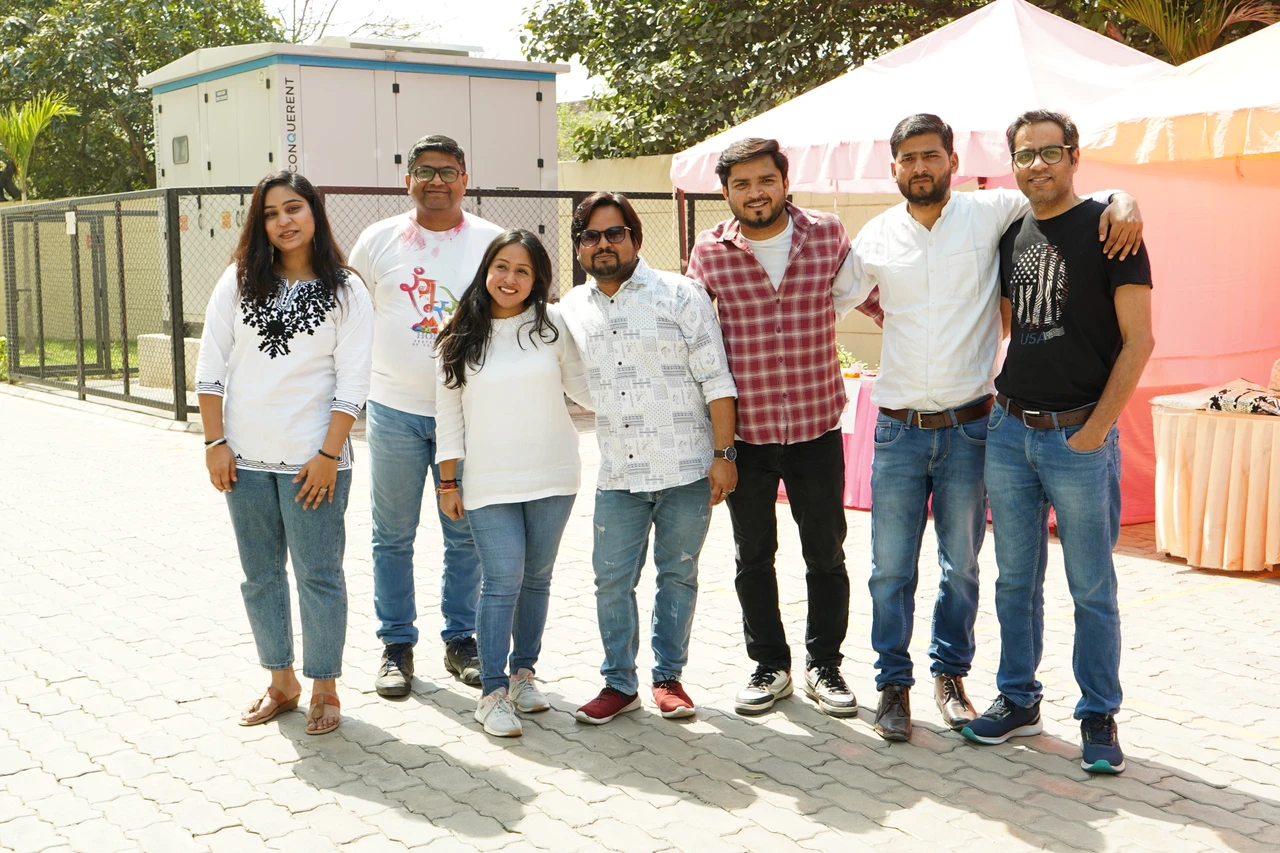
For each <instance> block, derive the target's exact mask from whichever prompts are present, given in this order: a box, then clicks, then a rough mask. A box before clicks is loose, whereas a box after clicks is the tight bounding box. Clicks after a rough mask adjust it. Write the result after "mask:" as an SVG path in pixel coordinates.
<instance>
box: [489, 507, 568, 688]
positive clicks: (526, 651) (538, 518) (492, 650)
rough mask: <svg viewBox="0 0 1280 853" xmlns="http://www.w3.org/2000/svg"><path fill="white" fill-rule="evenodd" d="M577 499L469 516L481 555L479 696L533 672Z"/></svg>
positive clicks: (504, 508) (508, 508)
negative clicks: (560, 553) (520, 674)
mask: <svg viewBox="0 0 1280 853" xmlns="http://www.w3.org/2000/svg"><path fill="white" fill-rule="evenodd" d="M574 497H576V496H575V495H554V496H552V497H546V498H539V499H537V500H532V501H525V502H523V503H516V504H492V505H490V506H485V507H480V508H479V509H473V510H468V511H467V515H468V516H470V517H471V532H472V534H473V535H474V536H475V538H476V550H478V551H479V552H480V565H481V572H482V574H483V576H484V579H483V581H482V582H481V585H480V609H479V612H478V615H477V618H476V645H477V646H478V648H479V653H480V686H481V695H483V696H488V695H489V694H490V693H492V692H493V691H495V690H497V689H498V688H499V687H506V686H507V682H508V680H509V677H508V673H507V671H506V666H507V655H508V653H510V656H511V673H512V674H514V673H515V672H517V671H519V670H520V669H534V665H535V664H536V663H537V662H538V654H539V653H540V652H541V651H542V629H543V628H544V627H546V624H547V605H548V603H549V602H550V599H551V569H552V567H553V566H555V562H556V553H557V552H558V551H559V550H560V537H561V536H563V535H564V528H565V525H566V524H568V522H569V512H570V511H571V510H572V509H573V499H574Z"/></svg>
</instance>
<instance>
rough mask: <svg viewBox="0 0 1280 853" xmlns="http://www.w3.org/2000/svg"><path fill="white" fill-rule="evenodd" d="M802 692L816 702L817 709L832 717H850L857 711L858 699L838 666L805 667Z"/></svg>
mask: <svg viewBox="0 0 1280 853" xmlns="http://www.w3.org/2000/svg"><path fill="white" fill-rule="evenodd" d="M804 692H805V693H807V694H809V698H810V699H812V700H813V701H815V702H817V703H818V708H819V709H821V710H822V711H825V712H826V713H827V714H830V715H831V716H833V717H852V716H854V715H855V714H857V713H858V700H857V699H855V698H854V696H853V691H852V690H850V689H849V685H848V684H846V683H845V680H844V676H843V675H841V674H840V667H838V666H832V665H830V664H827V665H824V666H811V667H809V668H808V669H806V670H805V672H804Z"/></svg>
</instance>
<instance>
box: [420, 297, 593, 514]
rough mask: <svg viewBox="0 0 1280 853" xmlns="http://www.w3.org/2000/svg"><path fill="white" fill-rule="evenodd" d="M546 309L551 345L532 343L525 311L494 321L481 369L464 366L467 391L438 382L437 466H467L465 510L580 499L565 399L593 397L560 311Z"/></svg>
mask: <svg viewBox="0 0 1280 853" xmlns="http://www.w3.org/2000/svg"><path fill="white" fill-rule="evenodd" d="M547 309H548V310H547V316H548V318H549V319H550V320H551V322H552V324H554V325H555V327H556V329H558V330H559V333H560V336H559V338H557V339H556V340H555V341H553V342H547V341H545V340H544V339H542V338H540V337H539V336H537V335H535V336H534V337H533V339H532V340H530V337H529V330H530V328H531V326H530V324H531V323H532V322H533V318H534V312H533V309H532V308H529V309H528V310H526V311H525V312H524V313H523V314H520V315H519V316H516V317H509V318H507V319H505V320H494V321H493V332H492V336H491V337H490V338H489V347H488V349H487V350H486V352H485V357H484V363H483V364H482V365H480V367H479V369H476V368H468V370H467V383H466V384H465V385H463V386H462V387H461V388H446V387H445V385H444V376H443V373H441V374H440V375H439V376H438V377H437V386H436V406H437V414H436V442H437V445H436V460H437V461H443V460H447V459H463V458H465V459H466V460H467V465H466V471H465V474H464V476H463V480H462V505H463V507H464V508H465V509H468V510H471V509H478V508H480V507H485V506H490V505H491V504H509V503H522V502H524V501H532V500H538V499H539V498H546V497H551V496H552V495H576V494H577V493H578V486H579V484H580V481H581V466H580V465H579V462H578V431H577V429H576V428H575V427H574V425H573V421H572V419H571V418H570V417H569V411H568V409H567V408H565V404H564V393H568V394H569V396H570V397H572V398H573V399H574V400H576V401H578V402H579V403H581V404H583V405H587V406H589V405H591V396H590V392H589V391H588V389H587V379H586V375H585V372H584V369H583V366H582V359H581V358H580V356H579V355H578V349H577V347H575V346H574V344H573V339H572V338H570V337H569V333H568V330H567V329H566V328H565V324H564V321H563V320H562V319H561V317H560V314H559V311H558V309H557V306H554V305H549V306H547Z"/></svg>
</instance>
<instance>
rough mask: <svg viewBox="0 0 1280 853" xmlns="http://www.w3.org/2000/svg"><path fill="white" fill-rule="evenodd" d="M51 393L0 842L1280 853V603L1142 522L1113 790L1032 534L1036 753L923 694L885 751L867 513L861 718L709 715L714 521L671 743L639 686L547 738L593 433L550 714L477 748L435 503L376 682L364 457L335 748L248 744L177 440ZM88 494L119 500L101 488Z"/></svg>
mask: <svg viewBox="0 0 1280 853" xmlns="http://www.w3.org/2000/svg"><path fill="white" fill-rule="evenodd" d="M49 400H50V398H49V397H47V396H46V395H42V394H37V393H35V392H28V391H26V390H25V389H18V390H17V391H14V390H13V389H11V388H7V387H0V446H3V447H5V449H6V463H7V467H6V471H5V474H6V489H4V490H2V491H0V648H3V649H4V654H3V656H2V657H0V849H3V850H10V849H22V850H26V849H51V850H63V849H66V850H72V851H82V850H83V851H92V853H114V851H117V850H121V851H123V850H129V851H135V850H157V851H159V850H163V851H164V853H171V851H174V852H175V853H180V851H183V850H213V851H236V853H239V851H253V850H260V849H270V850H299V851H306V853H319V851H326V850H337V849H342V850H349V851H356V852H357V853H363V851H394V850H415V851H417V850H432V851H441V850H477V849H483V850H489V849H494V850H496V849H503V850H513V851H524V850H555V851H572V850H591V851H596V850H617V851H622V850H631V849H640V850H652V851H660V850H682V851H695V850H696V851H698V853H713V851H719V850H725V851H729V850H761V849H768V850H771V851H772V850H816V851H830V850H840V851H845V850H850V851H862V850H884V849H892V850H894V851H895V853H912V851H917V850H919V851H926V850H927V851H930V853H932V851H939V850H948V849H950V850H960V849H963V850H965V851H966V853H974V851H978V853H981V851H987V850H990V851H993V853H994V851H1001V853H1012V851H1019V850H1039V849H1048V850H1051V851H1053V853H1070V851H1072V850H1088V851H1093V853H1102V852H1103V851H1106V853H1128V851H1142V850H1150V851H1158V853H1180V851H1184V850H1185V851H1205V850H1222V851H1229V853H1252V851H1255V850H1275V849H1280V770H1277V769H1276V768H1277V767H1278V766H1280V713H1277V711H1280V686H1277V685H1276V684H1275V683H1273V682H1274V681H1275V679H1274V675H1273V673H1274V665H1273V664H1274V656H1273V654H1272V653H1271V652H1270V649H1271V648H1273V647H1274V644H1275V640H1276V638H1277V636H1278V635H1280V619H1277V618H1276V617H1275V616H1274V614H1275V613H1277V612H1280V606H1278V605H1280V586H1277V585H1276V584H1275V582H1274V576H1273V577H1263V578H1259V577H1240V576H1234V575H1229V574H1216V575H1207V574H1201V573H1198V572H1195V571H1189V570H1187V569H1186V568H1185V566H1182V565H1181V564H1179V563H1176V562H1162V561H1161V560H1160V559H1159V558H1158V557H1156V556H1155V555H1154V553H1153V549H1152V543H1151V527H1150V526H1149V525H1147V526H1138V527H1129V528H1126V529H1125V530H1124V531H1123V533H1122V541H1121V546H1120V552H1119V554H1118V559H1117V572H1118V574H1119V576H1120V579H1121V604H1122V612H1123V614H1124V616H1125V620H1126V621H1125V638H1126V644H1127V647H1126V649H1125V652H1124V664H1123V666H1124V669H1123V678H1124V683H1125V688H1126V695H1127V697H1129V698H1128V699H1127V707H1126V710H1125V711H1124V712H1123V713H1122V714H1121V716H1120V718H1119V719H1120V725H1121V737H1122V742H1123V743H1124V745H1125V748H1126V751H1127V753H1128V759H1129V760H1128V764H1129V769H1128V770H1127V772H1126V773H1125V774H1124V775H1123V776H1121V777H1119V778H1108V779H1091V778H1090V777H1089V775H1088V774H1087V773H1085V772H1084V771H1083V770H1082V769H1080V767H1079V743H1078V736H1079V729H1078V724H1077V723H1076V722H1075V721H1074V720H1073V719H1072V718H1071V711H1072V708H1073V705H1074V703H1075V686H1074V681H1073V677H1072V672H1071V645H1072V636H1071V632H1072V622H1071V605H1070V600H1069V596H1068V595H1067V593H1066V587H1065V583H1064V582H1063V578H1062V563H1061V550H1060V548H1059V546H1058V545H1057V543H1056V541H1055V542H1053V543H1051V545H1050V570H1049V574H1048V581H1047V584H1046V592H1045V610H1046V625H1047V628H1046V637H1045V655H1044V663H1043V666H1042V670H1041V673H1040V677H1041V679H1042V681H1043V682H1044V684H1045V701H1044V704H1043V706H1042V714H1043V715H1044V718H1045V734H1044V735H1041V736H1039V737H1035V738H1026V739H1019V740H1015V741H1013V742H1011V743H1010V744H1007V745H1005V746H1001V747H995V748H989V749H983V748H978V747H975V746H973V745H971V744H968V743H966V742H964V741H963V740H962V739H961V738H959V736H957V735H956V734H955V733H953V732H949V731H946V730H945V729H942V728H941V727H940V726H939V725H938V723H937V720H936V719H935V715H934V712H933V710H932V708H931V703H930V702H929V701H928V694H927V690H928V689H929V684H928V682H927V680H924V679H922V681H921V685H920V686H919V687H918V688H917V690H916V691H915V692H916V693H917V694H919V695H918V696H917V697H916V698H917V703H916V704H917V705H918V706H919V707H918V708H917V712H918V713H919V715H920V716H919V718H918V719H917V727H916V732H915V735H914V737H913V739H912V742H911V743H910V744H905V745H904V744H886V743H884V742H883V741H881V740H880V739H879V738H877V737H876V736H875V735H874V733H872V731H871V728H870V722H871V713H872V707H873V705H874V697H875V692H874V687H873V685H872V680H871V676H872V670H871V664H872V661H873V660H874V657H875V656H874V654H873V653H872V652H871V651H870V650H869V649H868V648H867V643H866V637H867V634H868V631H869V625H870V605H869V600H868V598H867V595H866V577H867V570H868V553H869V531H868V529H867V516H866V515H865V514H862V513H853V512H851V513H849V514H848V519H849V537H848V540H847V542H846V552H847V555H848V566H849V571H850V578H851V590H852V596H851V613H850V632H849V638H848V640H847V641H846V643H845V646H844V649H843V650H844V652H845V654H846V663H845V673H846V676H847V677H848V678H849V680H850V684H851V686H852V687H853V688H854V690H855V692H856V693H857V694H858V695H859V696H860V697H861V698H862V700H863V705H864V707H863V709H862V712H861V714H860V716H859V717H858V718H857V719H853V720H834V719H831V718H828V717H824V716H823V715H821V714H820V713H819V712H818V711H817V710H816V709H815V708H814V706H813V703H812V702H811V701H810V700H808V699H807V698H804V697H802V696H799V695H797V696H796V697H794V698H792V699H788V700H785V701H783V702H780V703H779V705H778V708H777V710H776V711H775V712H774V713H772V714H768V715H765V716H764V717H762V718H754V719H752V718H745V717H739V716H737V715H736V714H734V713H733V710H732V697H733V694H734V692H736V690H737V689H738V688H739V687H740V686H741V684H742V683H743V682H744V681H745V679H746V677H747V675H748V674H749V672H750V668H751V664H750V661H748V660H747V658H746V655H745V653H744V651H743V648H742V633H741V630H742V627H741V617H740V613H739V610H738V604H737V599H736V594H735V592H734V589H733V583H732V571H733V543H732V536H731V534H730V530H729V525H728V519H727V516H726V515H725V513H724V512H722V511H718V512H717V513H716V514H715V515H714V517H713V523H712V529H711V532H710V534H709V535H708V539H707V545H706V547H705V549H704V552H703V557H702V586H701V590H700V595H699V607H698V615H697V619H696V621H695V626H694V640H693V646H692V649H691V654H690V662H689V666H688V668H687V669H686V671H685V676H684V680H685V682H686V683H687V684H688V685H689V689H690V692H691V694H692V695H693V696H694V699H695V701H697V702H698V705H699V718H698V719H696V720H694V721H690V722H688V723H683V724H681V723H671V722H668V721H665V720H663V719H661V718H660V717H659V716H658V715H657V714H656V713H654V711H653V709H652V707H651V706H650V704H649V703H648V699H647V698H646V707H645V708H644V709H643V710H641V711H638V712H636V713H634V714H629V715H625V716H624V717H622V718H620V719H619V720H617V721H615V722H614V723H611V724H610V725H608V726H604V727H599V728H596V727H588V726H583V725H580V724H578V723H577V722H576V721H574V719H573V717H572V711H573V710H574V708H576V707H577V705H578V704H580V703H582V702H583V701H586V699H588V698H590V697H591V696H592V695H594V694H595V692H596V691H597V690H598V689H599V674H598V667H599V665H600V657H601V653H600V643H599V638H598V634H597V631H596V623H595V603H594V600H593V597H592V575H591V562H590V550H591V502H592V501H591V498H592V487H593V483H594V471H595V467H594V466H595V465H596V464H597V459H598V455H597V453H596V450H595V446H594V436H593V435H592V434H591V433H590V431H589V429H586V430H584V431H583V434H582V444H581V447H582V455H583V460H584V474H583V483H584V485H583V491H582V494H581V495H580V496H579V499H578V502H577V504H576V505H575V509H574V513H573V515H572V517H571V519H570V522H569V526H568V529H567V531H566V535H565V539H564V542H563V543H562V546H561V551H560V559H559V562H558V564H557V567H556V579H555V581H554V582H553V586H552V596H553V602H552V618H551V620H550V622H549V624H548V627H547V635H546V639H545V642H544V652H543V658H544V659H543V660H542V661H540V662H539V676H540V677H543V678H545V679H546V681H545V688H546V690H547V693H548V695H549V696H550V697H551V699H552V703H553V709H552V710H551V711H549V712H547V713H544V714H539V715H533V716H530V717H528V718H526V725H525V736H524V737H523V738H521V739H519V740H511V741H504V740H499V739H493V738H489V737H487V736H485V735H483V734H482V733H481V732H480V731H479V730H478V728H477V727H476V725H475V723H474V721H473V720H472V719H471V711H472V709H473V708H474V706H475V701H476V696H477V694H476V692H475V691H474V690H472V689H471V688H467V687H464V686H462V685H460V684H459V683H458V682H456V681H455V680H454V679H452V678H451V677H449V676H448V675H447V673H445V671H444V668H443V665H442V662H441V660H440V647H439V645H438V642H439V641H438V639H436V636H435V626H436V623H437V621H438V619H439V611H438V601H439V598H438V591H439V583H438V579H439V568H440V554H439V550H440V549H439V544H438V543H439V537H440V534H439V529H438V523H437V521H436V519H435V517H434V515H433V514H432V513H429V512H426V513H424V518H423V526H422V529H421V531H420V540H419V544H420V546H421V547H419V549H418V557H417V559H418V568H417V577H418V605H419V613H420V627H421V628H422V631H423V641H422V643H420V644H419V648H418V652H419V654H418V673H417V678H416V679H415V683H414V686H415V690H414V693H413V695H412V696H411V697H410V698H409V699H408V700H406V701H403V702H387V701H384V700H382V699H380V698H378V697H377V696H376V695H374V694H373V693H372V689H371V687H372V679H373V674H374V669H375V667H376V664H377V659H378V650H379V644H378V642H377V640H376V638H375V637H374V634H373V628H374V620H373V616H372V604H371V590H372V583H371V565H370V559H369V551H368V541H369V527H370V520H369V509H368V477H367V473H368V470H367V469H368V454H367V449H366V448H365V446H364V445H363V444H362V443H361V442H359V441H357V443H356V445H355V446H356V468H355V474H354V476H355V485H354V488H353V489H352V498H351V507H350V510H349V512H348V516H347V525H348V530H347V541H348V547H347V559H346V571H347V583H348V589H349V593H350V597H351V606H350V626H349V630H348V648H347V650H346V663H347V675H346V677H345V679H344V680H343V681H342V683H341V684H340V690H341V692H342V698H343V706H344V707H343V713H344V722H343V726H342V728H341V729H339V731H338V733H337V734H335V735H329V736H326V737H324V738H310V737H307V736H306V735H305V733H304V732H303V722H302V713H301V711H299V712H296V713H292V714H286V715H284V716H282V717H281V718H280V719H279V720H277V721H273V722H271V723H269V724H267V725H265V726H260V727H252V728H241V727H239V726H237V725H236V724H235V717H236V715H237V713H238V709H239V708H241V707H243V706H244V705H246V704H248V702H249V701H251V699H252V697H253V695H254V693H255V692H256V691H259V690H261V689H262V687H263V686H264V683H265V680H264V678H263V675H262V672H261V670H259V669H257V667H256V665H255V659H256V656H255V652H254V650H253V643H252V640H251V638H250V636H249V634H248V626H247V621H246V619H245V616H244V610H243V605H242V603H241V601H240V598H239V591H238V588H237V582H236V580H235V578H236V575H237V574H238V573H239V568H238V564H237V558H236V554H235V547H234V538H233V537H232V536H231V533H230V527H229V524H228V521H227V517H226V507H225V503H224V502H223V500H222V499H221V498H220V497H219V496H218V495H217V494H216V493H214V492H213V491H212V490H211V489H209V488H208V487H207V485H206V484H205V483H203V482H201V481H202V479H203V477H202V475H201V474H200V465H199V458H200V457H199V445H198V443H197V438H196V437H195V436H192V435H189V434H187V433H184V432H176V431H171V430H167V429H156V428H155V424H156V419H154V418H152V417H150V416H146V415H138V414H136V413H129V415H128V419H121V418H120V417H118V416H116V413H115V412H113V411H111V410H107V409H105V407H102V406H98V405H94V404H81V403H77V402H74V401H71V403H68V404H67V405H63V404H54V403H51V402H49ZM72 403H73V404H74V405H71V404H72ZM68 406H70V407H68ZM166 426H167V424H166ZM84 482H111V483H112V484H113V488H112V489H110V490H108V491H106V492H101V493H100V492H98V491H95V490H86V489H84V488H83V485H82V484H83V483H84ZM11 484H12V485H11ZM72 495H74V496H75V497H74V499H75V501H76V504H75V505H76V509H77V512H76V513H75V514H74V517H70V516H69V515H68V513H67V511H66V507H67V502H68V500H69V499H70V498H69V496H72ZM780 512H781V514H782V516H783V520H782V522H781V523H780V525H779V540H780V545H779V554H778V566H779V587H780V600H781V602H782V613H783V618H784V621H785V623H786V627H787V630H788V634H789V636H791V638H792V641H793V645H794V646H795V653H796V654H797V656H799V655H800V654H802V652H803V650H802V648H801V647H800V645H799V638H801V637H803V632H804V620H805V606H804V596H805V591H804V581H803V571H802V569H800V568H799V567H801V566H802V565H803V562H802V560H801V557H800V552H799V546H798V542H797V540H796V537H795V533H794V527H793V526H792V525H791V524H790V521H789V519H787V518H786V515H787V511H786V508H785V506H783V507H780ZM423 543H425V545H424V544H423ZM432 543H435V544H432ZM981 561H982V575H981V577H982V598H981V603H982V608H981V612H980V614H979V619H978V625H977V639H978V657H977V659H976V660H975V662H974V671H973V672H972V673H971V675H970V677H969V681H968V687H969V690H970V693H971V694H972V695H973V697H974V700H975V702H976V703H977V704H978V705H979V706H983V707H985V704H986V703H987V702H988V701H989V700H990V698H991V696H992V695H993V694H994V688H993V685H994V668H995V665H996V661H997V658H998V653H999V636H998V626H997V624H996V621H995V617H994V612H993V609H992V596H991V589H992V584H993V583H994V580H995V576H996V567H995V565H994V561H993V559H992V551H991V548H990V539H988V546H987V548H986V549H985V550H984V552H983V554H982V557H981ZM921 566H922V572H921V575H922V577H921V583H920V588H919V594H918V596H917V607H916V612H917V620H916V624H915V637H914V639H913V642H912V653H913V656H915V658H916V663H917V667H918V668H919V667H921V666H927V655H926V654H925V648H926V646H927V644H928V632H929V615H930V614H931V612H932V602H931V593H932V590H933V587H934V582H933V581H934V578H936V568H935V566H936V551H935V546H934V544H933V542H932V532H926V535H925V544H924V547H923V553H922V556H921ZM1278 576H1280V575H1278ZM651 589H652V569H651V568H650V567H646V569H645V574H644V577H643V578H642V582H641V589H640V592H641V594H640V595H639V596H638V599H639V605H640V608H641V619H642V621H645V622H646V623H647V620H648V618H649V616H650V613H651V605H652V602H651V600H648V599H651ZM132 614H147V617H148V618H145V619H142V618H136V617H135V616H133V615H132ZM295 619H296V611H295ZM645 646H647V643H644V644H642V649H641V656H640V666H641V669H642V681H643V680H644V678H645V677H646V676H647V672H648V670H647V667H648V666H649V665H650V657H649V650H648V649H647V648H646V647H645ZM302 651H303V653H305V650H302ZM175 673H183V674H185V677H183V678H180V679H179V678H175ZM797 674H799V673H798V672H797ZM919 674H920V671H918V672H917V675H919Z"/></svg>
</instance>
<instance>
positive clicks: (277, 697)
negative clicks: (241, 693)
mask: <svg viewBox="0 0 1280 853" xmlns="http://www.w3.org/2000/svg"><path fill="white" fill-rule="evenodd" d="M301 698H302V694H301V693H299V694H298V695H297V696H294V697H293V698H292V699H290V698H289V697H287V696H285V695H284V694H283V693H281V692H280V691H279V690H276V689H275V688H274V687H268V688H267V692H266V693H263V694H262V695H261V696H259V697H258V701H256V702H254V703H253V704H252V705H250V706H249V707H248V708H245V709H244V712H243V713H245V714H256V713H258V711H260V710H261V709H262V705H263V703H264V702H266V701H267V700H268V699H270V700H271V701H272V702H275V703H276V709H275V710H274V711H272V712H271V713H270V714H267V715H266V716H265V717H258V718H257V719H252V720H246V719H245V718H244V717H243V716H241V717H240V725H242V726H260V725H262V724H263V723H266V722H270V721H271V720H274V719H275V718H276V717H278V716H280V715H281V714H283V713H284V712H285V711H292V710H293V709H294V708H296V707H298V700H299V699H301Z"/></svg>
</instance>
